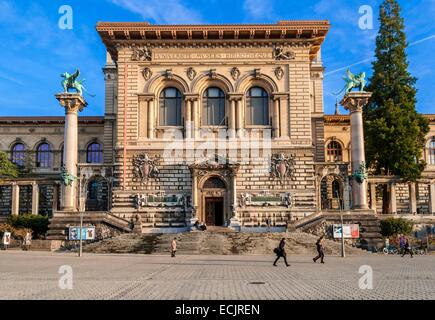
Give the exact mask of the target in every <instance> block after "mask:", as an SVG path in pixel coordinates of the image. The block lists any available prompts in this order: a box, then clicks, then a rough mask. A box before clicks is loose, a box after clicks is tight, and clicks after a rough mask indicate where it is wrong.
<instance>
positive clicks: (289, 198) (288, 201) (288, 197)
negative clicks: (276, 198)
mask: <svg viewBox="0 0 435 320" xmlns="http://www.w3.org/2000/svg"><path fill="white" fill-rule="evenodd" d="M282 200H283V203H284V205H285V206H286V207H287V208H291V207H293V205H294V197H293V194H292V193H290V192H287V193H286V194H285V195H284V196H283V199H282Z"/></svg>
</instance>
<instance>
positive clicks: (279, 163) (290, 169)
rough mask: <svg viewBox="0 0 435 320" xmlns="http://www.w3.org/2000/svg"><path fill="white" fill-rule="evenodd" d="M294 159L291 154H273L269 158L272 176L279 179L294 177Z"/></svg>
mask: <svg viewBox="0 0 435 320" xmlns="http://www.w3.org/2000/svg"><path fill="white" fill-rule="evenodd" d="M294 173H295V160H294V156H293V155H289V156H288V157H286V156H285V155H284V154H283V153H279V154H275V155H273V156H272V159H271V167H270V174H271V176H272V177H273V178H278V179H280V180H281V181H283V180H285V179H287V178H290V179H292V180H294V179H295V176H294Z"/></svg>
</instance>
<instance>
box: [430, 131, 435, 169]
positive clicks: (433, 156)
mask: <svg viewBox="0 0 435 320" xmlns="http://www.w3.org/2000/svg"><path fill="white" fill-rule="evenodd" d="M429 164H430V165H435V137H432V139H431V140H430V142H429Z"/></svg>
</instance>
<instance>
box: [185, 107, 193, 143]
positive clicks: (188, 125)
mask: <svg viewBox="0 0 435 320" xmlns="http://www.w3.org/2000/svg"><path fill="white" fill-rule="evenodd" d="M185 103H186V109H185V110H186V112H185V115H184V116H185V117H184V132H185V138H186V139H192V100H191V99H186V100H185Z"/></svg>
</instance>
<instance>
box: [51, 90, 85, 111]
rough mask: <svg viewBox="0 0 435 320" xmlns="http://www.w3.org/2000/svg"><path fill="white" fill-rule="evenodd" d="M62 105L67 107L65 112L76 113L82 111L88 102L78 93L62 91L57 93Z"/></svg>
mask: <svg viewBox="0 0 435 320" xmlns="http://www.w3.org/2000/svg"><path fill="white" fill-rule="evenodd" d="M55 97H56V99H57V100H58V101H59V103H60V105H61V106H62V107H64V108H65V113H76V112H80V111H82V110H83V109H84V108H85V107H86V106H87V105H88V103H87V102H86V100H85V99H84V98H83V97H82V96H81V95H80V94H78V93H69V92H62V93H58V94H56V95H55Z"/></svg>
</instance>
